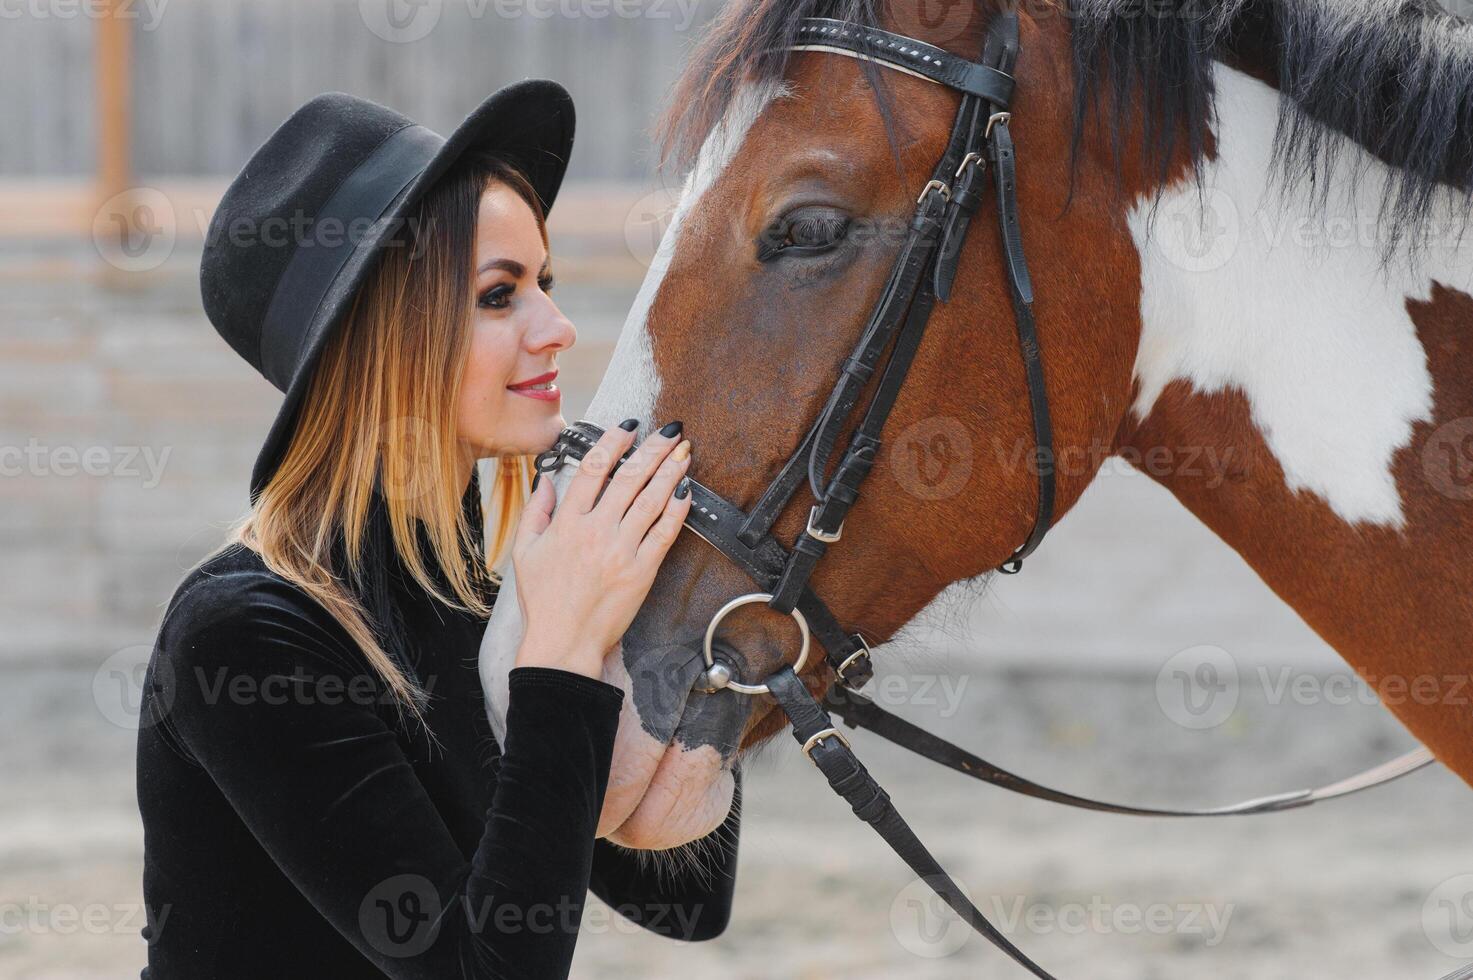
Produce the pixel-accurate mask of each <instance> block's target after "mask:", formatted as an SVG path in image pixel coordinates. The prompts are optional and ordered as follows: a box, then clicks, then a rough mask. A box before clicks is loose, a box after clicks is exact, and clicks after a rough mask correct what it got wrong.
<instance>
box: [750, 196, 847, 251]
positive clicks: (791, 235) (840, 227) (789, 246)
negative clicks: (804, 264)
mask: <svg viewBox="0 0 1473 980" xmlns="http://www.w3.org/2000/svg"><path fill="white" fill-rule="evenodd" d="M848 231H849V216H848V215H846V214H843V213H842V212H839V211H834V210H832V209H829V208H804V209H801V210H798V211H794V212H792V213H790V214H787V215H784V216H783V217H781V218H779V219H778V220H777V221H774V222H773V223H772V224H771V225H769V226H768V227H767V228H766V229H765V230H764V231H763V232H762V234H761V235H760V236H758V239H757V259H758V261H762V262H765V261H767V260H768V259H771V258H775V257H776V256H778V255H779V254H782V253H788V254H796V255H819V254H822V253H823V252H827V251H829V250H830V249H832V248H833V247H834V246H835V245H838V244H839V243H840V242H841V241H843V240H844V236H845V234H846V233H847V232H848Z"/></svg>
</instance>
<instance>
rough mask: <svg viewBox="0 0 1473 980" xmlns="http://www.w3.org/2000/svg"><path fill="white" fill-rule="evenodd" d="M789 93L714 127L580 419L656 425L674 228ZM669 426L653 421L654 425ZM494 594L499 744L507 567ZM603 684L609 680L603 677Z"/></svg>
mask: <svg viewBox="0 0 1473 980" xmlns="http://www.w3.org/2000/svg"><path fill="white" fill-rule="evenodd" d="M789 94H790V92H789V90H788V88H787V87H786V86H785V85H782V84H780V83H773V84H767V85H763V86H747V87H745V88H743V89H742V90H740V91H739V92H738V93H737V95H736V96H735V98H733V100H732V103H731V107H730V109H729V110H728V111H727V113H726V115H725V117H724V118H723V119H722V121H721V123H720V125H718V126H717V127H716V128H715V129H714V130H712V132H711V135H710V136H708V137H707V139H706V142H705V143H704V144H703V145H702V146H701V151H700V153H699V154H698V155H697V157H696V162H695V165H694V166H693V167H692V168H691V171H690V173H689V174H688V175H687V176H686V179H685V184H684V186H683V187H682V188H681V193H680V200H679V202H678V203H677V205H676V207H675V211H674V212H673V214H672V215H671V219H670V225H669V227H668V228H667V229H666V230H665V234H664V236H663V237H662V238H661V239H660V247H659V249H657V250H656V252H655V256H654V258H653V259H652V260H651V262H650V268H649V271H648V272H647V273H645V277H644V282H643V283H641V284H640V287H639V292H638V293H637V294H636V295H635V297H634V305H633V307H632V308H631V309H630V311H629V315H628V316H627V317H626V318H625V320H624V326H623V328H622V329H621V330H620V332H619V339H618V341H617V342H616V343H615V344H614V353H613V357H612V359H611V360H610V361H609V367H608V370H607V371H605V372H604V376H603V380H602V381H600V382H599V386H598V391H596V392H595V393H594V396H593V400H592V402H591V403H590V404H589V406H588V411H587V412H585V413H584V414H583V416H582V418H584V419H587V420H588V421H590V422H593V423H595V424H596V425H599V426H601V427H602V428H604V429H608V428H609V427H611V426H615V425H618V424H619V423H620V422H622V421H623V420H624V419H627V418H637V419H639V420H640V435H641V437H643V435H645V434H646V433H647V431H648V429H649V428H650V427H651V426H653V425H654V424H655V423H656V421H657V420H655V419H653V418H652V417H651V416H652V415H653V414H654V410H655V400H656V398H657V397H658V396H659V393H660V375H659V372H658V371H657V370H656V369H655V358H654V350H653V347H652V344H651V341H650V329H649V327H650V325H649V312H650V309H651V308H652V307H653V306H654V303H655V297H656V296H658V295H659V292H660V286H661V285H662V283H663V282H664V280H665V273H666V271H667V270H668V269H669V267H670V259H671V257H672V256H673V255H674V254H675V247H676V243H677V241H678V239H679V238H680V233H681V226H682V224H683V222H684V219H685V217H686V215H688V214H689V213H690V211H691V209H692V208H693V207H694V206H695V205H696V203H697V202H698V201H700V199H701V197H702V196H704V195H705V193H706V191H707V190H709V189H710V187H711V186H712V185H713V184H714V183H715V182H716V180H717V178H719V177H720V176H721V173H722V171H724V170H725V169H726V165H727V163H728V162H730V160H731V158H732V157H733V156H734V155H735V154H736V152H737V150H738V149H739V148H740V147H741V143H742V140H743V138H744V137H745V136H746V133H747V130H748V129H750V128H751V126H752V123H754V122H755V121H756V120H757V118H758V116H760V115H761V114H762V110H763V109H764V108H766V106H767V103H768V102H770V101H771V100H772V99H774V98H785V97H788V95H789ZM666 421H669V420H668V419H666V420H660V421H659V424H661V425H663V424H664V422H666ZM573 473H574V468H573V467H572V466H565V467H563V468H562V469H561V470H560V471H558V472H557V473H556V474H554V475H553V477H552V480H553V485H554V486H555V487H556V489H557V495H558V497H559V499H561V497H562V493H563V490H564V488H566V486H567V485H568V481H569V480H571V479H572V478H573ZM501 595H502V596H504V597H505V601H498V602H497V603H496V605H495V607H494V608H493V609H492V612H491V619H490V621H489V622H488V623H487V625H486V632H485V634H484V635H483V636H482V639H481V654H480V674H481V686H482V688H483V689H484V691H485V694H486V710H487V713H488V714H489V715H490V718H491V728H492V731H493V732H495V734H496V738H497V740H498V741H499V742H504V740H505V738H506V705H507V697H508V690H507V684H508V675H509V674H510V673H511V670H512V667H513V666H514V665H515V663H516V653H517V648H518V647H519V646H520V645H521V640H522V632H523V630H522V614H521V608H520V606H519V604H518V603H517V602H516V599H515V597H516V575H515V572H514V570H513V569H512V567H511V563H510V562H507V565H506V568H505V570H504V573H503V579H502V583H501ZM605 680H610V681H611V682H612V679H611V678H609V677H606V678H605Z"/></svg>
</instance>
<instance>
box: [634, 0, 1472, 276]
mask: <svg viewBox="0 0 1473 980" xmlns="http://www.w3.org/2000/svg"><path fill="white" fill-rule="evenodd" d="M883 2H885V0H750V2H745V3H743V2H733V3H728V4H727V5H726V6H725V8H724V10H723V11H722V14H721V15H720V17H719V18H718V19H717V20H716V22H715V23H714V24H712V25H711V27H710V29H709V30H708V31H707V33H706V35H705V36H704V38H703V39H702V42H701V43H700V45H699V46H698V47H697V48H696V50H695V52H694V54H693V56H692V58H691V59H690V62H689V64H688V66H687V67H686V70H685V72H684V73H683V74H682V76H681V78H680V80H679V81H678V82H677V85H676V87H675V89H674V91H673V93H672V97H671V100H670V104H669V108H668V110H667V112H666V115H665V118H664V120H663V123H662V132H663V135H664V137H665V145H666V148H667V158H673V159H674V160H675V161H676V162H678V163H686V162H689V160H690V159H692V157H693V154H694V151H695V150H696V149H697V148H698V147H699V145H700V143H701V141H702V139H704V137H705V135H706V134H707V133H708V132H709V131H710V130H711V128H712V127H713V126H714V125H715V124H716V122H717V121H718V120H719V119H720V118H721V115H722V113H723V112H724V111H725V109H726V107H727V105H728V104H729V102H730V100H731V98H732V96H733V95H734V93H735V92H736V89H737V88H738V86H739V85H740V84H741V83H743V82H744V81H749V80H750V81H759V82H760V81H768V80H774V79H779V78H781V77H782V76H783V74H784V72H785V70H786V67H787V53H786V51H784V50H783V49H784V48H785V47H786V46H787V45H789V44H791V43H793V39H794V38H795V37H796V32H797V26H798V21H799V20H801V19H802V18H804V17H814V16H822V17H836V18H839V19H842V20H848V21H852V22H855V23H859V24H863V25H868V26H877V25H878V14H879V13H880V10H881V5H882V3H883ZM985 2H991V0H985ZM1027 12H1028V13H1030V14H1031V15H1033V16H1035V17H1046V16H1065V17H1068V18H1069V19H1070V21H1071V24H1070V28H1071V34H1072V38H1073V55H1074V69H1075V78H1076V79H1077V84H1076V86H1075V92H1074V133H1073V138H1074V144H1075V147H1076V150H1077V148H1078V146H1079V143H1080V141H1081V140H1082V138H1083V134H1084V131H1085V127H1086V125H1087V123H1088V121H1089V120H1090V118H1092V116H1094V114H1095V113H1097V112H1098V111H1099V107H1100V105H1101V104H1102V102H1103V101H1105V100H1103V99H1102V98H1101V97H1102V96H1109V99H1108V101H1109V103H1110V104H1111V105H1112V106H1113V107H1114V108H1113V109H1112V110H1110V112H1109V118H1108V119H1107V120H1106V125H1107V127H1108V129H1109V132H1110V134H1111V136H1112V138H1113V139H1114V141H1115V146H1116V148H1117V150H1118V149H1120V148H1121V140H1122V139H1124V138H1125V135H1124V134H1127V133H1131V132H1136V133H1138V134H1139V139H1140V140H1141V141H1142V142H1141V146H1140V149H1141V150H1142V151H1143V153H1144V157H1145V159H1146V160H1147V162H1148V164H1149V165H1151V166H1152V167H1153V168H1154V169H1155V171H1156V172H1157V173H1158V175H1159V176H1161V177H1162V178H1164V177H1166V176H1167V175H1168V174H1169V173H1170V172H1171V167H1172V164H1173V161H1174V160H1175V159H1176V158H1177V157H1178V156H1179V155H1180V154H1181V152H1182V151H1183V149H1185V150H1186V151H1187V153H1188V154H1189V156H1190V159H1191V161H1192V163H1193V166H1194V167H1195V168H1197V173H1198V176H1200V173H1201V170H1200V166H1201V163H1202V161H1203V159H1204V156H1205V154H1206V152H1207V149H1206V148H1207V145H1208V133H1209V127H1210V123H1211V118H1212V106H1213V96H1214V92H1213V83H1212V78H1213V64H1214V62H1217V61H1226V62H1227V63H1229V64H1233V65H1237V66H1241V67H1244V68H1245V69H1247V70H1250V71H1252V72H1254V73H1255V74H1258V75H1259V76H1260V77H1264V78H1266V79H1267V80H1270V81H1271V82H1273V83H1274V84H1275V85H1277V86H1278V87H1279V90H1280V92H1281V93H1282V96H1283V98H1282V99H1281V101H1280V107H1281V109H1280V115H1279V119H1278V128H1277V133H1276V137H1275V155H1276V161H1277V164H1278V166H1279V168H1280V175H1281V176H1282V177H1284V178H1286V184H1287V183H1292V182H1295V181H1305V182H1307V183H1308V184H1309V185H1310V186H1311V187H1312V188H1316V189H1318V190H1320V191H1321V192H1324V193H1327V192H1328V188H1329V186H1330V181H1329V179H1328V178H1329V176H1330V174H1331V172H1332V171H1333V169H1334V168H1335V166H1336V164H1337V162H1338V161H1337V157H1338V151H1339V149H1340V148H1341V147H1342V146H1343V143H1342V142H1341V141H1340V140H1338V139H1334V138H1331V137H1332V134H1333V133H1341V134H1344V135H1345V136H1347V137H1349V138H1350V139H1351V140H1353V141H1354V142H1356V143H1358V144H1360V145H1361V146H1363V147H1365V148H1366V150H1368V151H1369V152H1370V153H1371V154H1373V155H1375V156H1377V157H1379V158H1381V159H1382V160H1384V161H1385V162H1387V163H1388V164H1391V165H1392V166H1393V167H1394V168H1396V170H1395V173H1396V177H1395V179H1393V180H1391V181H1390V182H1389V183H1388V185H1387V188H1386V196H1385V198H1384V200H1383V201H1382V209H1381V214H1380V219H1381V221H1382V223H1383V226H1384V227H1385V229H1386V230H1387V232H1388V238H1387V242H1386V244H1387V250H1388V253H1389V251H1390V249H1391V248H1393V247H1394V246H1395V244H1396V242H1397V241H1399V240H1401V238H1402V237H1403V236H1404V234H1405V233H1406V232H1407V231H1408V230H1410V229H1411V228H1412V227H1413V226H1415V225H1417V224H1419V223H1421V222H1422V221H1424V219H1426V218H1427V217H1428V215H1429V211H1430V209H1431V207H1432V204H1433V201H1434V195H1435V193H1436V191H1437V188H1438V186H1439V185H1448V186H1450V187H1452V188H1454V189H1456V190H1459V191H1461V192H1463V194H1464V195H1465V197H1467V195H1468V193H1469V191H1470V189H1473V24H1470V23H1469V22H1468V21H1466V20H1464V19H1462V18H1459V17H1455V16H1453V15H1452V14H1449V13H1447V12H1446V11H1444V10H1443V9H1442V8H1440V7H1439V6H1437V4H1436V3H1435V0H1030V3H1029V5H1028V6H1027ZM869 74H870V75H871V78H872V81H873V82H874V84H875V85H876V88H877V91H879V92H880V93H881V95H882V98H881V106H882V110H884V109H886V108H887V107H886V100H885V99H884V98H883V91H884V89H883V81H882V80H881V79H879V78H878V77H877V75H878V71H877V70H874V69H872V68H871V69H870V71H869ZM886 118H887V126H888V112H887V115H886Z"/></svg>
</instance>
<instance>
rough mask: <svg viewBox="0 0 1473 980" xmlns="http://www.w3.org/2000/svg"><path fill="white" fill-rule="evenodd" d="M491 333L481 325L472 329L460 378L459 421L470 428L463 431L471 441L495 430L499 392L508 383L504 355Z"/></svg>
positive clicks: (466, 427)
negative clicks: (463, 371) (462, 374)
mask: <svg viewBox="0 0 1473 980" xmlns="http://www.w3.org/2000/svg"><path fill="white" fill-rule="evenodd" d="M493 336H494V334H493V333H492V331H491V330H488V329H487V328H486V327H484V326H480V325H478V326H477V327H476V328H475V332H474V334H473V335H472V339H471V348H470V354H469V356H468V357H467V358H466V370H465V377H464V378H463V379H462V381H461V399H460V405H461V424H462V426H463V427H464V428H465V429H467V430H469V431H467V432H465V433H464V434H465V435H466V436H468V437H470V438H471V439H472V440H473V441H480V440H479V439H477V438H476V437H478V436H479V437H485V436H488V435H490V434H491V432H492V431H493V430H494V427H495V422H496V419H495V417H494V415H495V411H496V409H497V406H498V404H499V400H500V395H501V393H502V390H503V389H504V388H505V386H506V385H507V384H508V383H509V382H508V379H507V378H506V377H505V375H506V370H505V368H506V357H505V354H504V352H502V351H501V350H500V349H499V346H498V345H497V344H496V342H495V340H494V339H493Z"/></svg>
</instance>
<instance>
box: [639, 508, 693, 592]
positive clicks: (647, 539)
mask: <svg viewBox="0 0 1473 980" xmlns="http://www.w3.org/2000/svg"><path fill="white" fill-rule="evenodd" d="M692 499H693V498H692V495H691V494H690V492H689V491H687V492H686V495H685V496H684V497H677V496H675V495H674V494H672V495H671V496H670V498H669V500H667V501H666V502H665V508H664V512H663V513H661V514H660V519H659V520H657V521H655V523H654V524H652V525H651V526H650V529H649V531H648V532H647V533H646V534H645V536H644V540H643V541H641V542H640V545H639V549H638V550H637V551H636V552H635V553H634V556H635V560H636V561H637V562H639V563H640V564H642V565H645V566H646V567H647V568H648V569H649V570H650V575H651V577H653V576H654V574H655V572H657V571H658V570H659V568H660V563H661V562H663V561H664V560H665V554H666V553H667V552H668V551H669V550H670V547H671V546H672V545H674V544H675V541H676V539H677V538H679V537H680V529H681V527H682V526H684V524H685V517H686V515H687V514H689V513H690V508H691V501H692Z"/></svg>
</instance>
